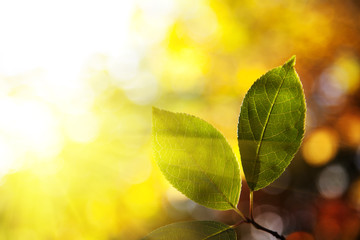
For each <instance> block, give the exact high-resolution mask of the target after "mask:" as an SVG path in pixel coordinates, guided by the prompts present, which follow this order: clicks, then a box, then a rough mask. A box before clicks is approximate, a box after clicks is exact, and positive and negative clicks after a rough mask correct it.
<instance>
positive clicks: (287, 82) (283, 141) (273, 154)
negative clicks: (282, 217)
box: [238, 56, 306, 191]
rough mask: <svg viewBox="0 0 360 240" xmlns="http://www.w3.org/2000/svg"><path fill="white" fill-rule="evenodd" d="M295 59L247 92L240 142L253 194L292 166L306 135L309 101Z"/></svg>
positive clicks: (274, 70) (239, 127)
mask: <svg viewBox="0 0 360 240" xmlns="http://www.w3.org/2000/svg"><path fill="white" fill-rule="evenodd" d="M294 65H295V56H294V57H292V58H291V59H290V60H289V61H288V62H286V63H285V64H284V65H283V66H282V67H278V68H274V69H273V70H271V71H269V72H267V73H266V74H265V75H263V76H262V77H260V78H259V79H258V80H257V81H256V82H255V83H254V84H253V85H252V87H251V88H250V90H249V91H248V92H247V94H246V96H245V98H244V100H243V104H242V107H241V112H240V117H239V124H238V143H239V149H240V155H241V162H242V165H243V169H244V173H245V177H246V181H247V183H248V185H249V187H250V189H251V190H252V191H256V190H259V189H261V188H264V187H266V186H267V185H269V184H270V183H271V182H273V181H274V180H275V179H277V178H278V177H279V176H280V175H281V173H282V172H283V171H284V170H285V168H286V167H287V166H288V165H289V164H290V162H291V160H292V159H293V157H294V155H295V153H296V152H297V150H298V149H299V147H300V144H301V142H302V139H303V136H304V125H305V112H306V106H305V98H304V92H303V88H302V85H301V82H300V80H299V77H298V75H297V73H296V72H295V69H294Z"/></svg>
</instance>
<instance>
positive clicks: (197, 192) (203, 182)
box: [152, 108, 241, 210]
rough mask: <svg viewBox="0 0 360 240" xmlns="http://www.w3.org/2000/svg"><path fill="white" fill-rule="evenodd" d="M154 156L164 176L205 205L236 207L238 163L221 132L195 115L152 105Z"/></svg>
mask: <svg viewBox="0 0 360 240" xmlns="http://www.w3.org/2000/svg"><path fill="white" fill-rule="evenodd" d="M152 130H153V149H154V157H155V160H156V162H157V163H158V165H159V167H160V169H161V171H162V173H163V174H164V175H165V177H166V178H167V180H168V181H169V182H170V183H171V184H172V185H173V186H174V187H175V188H177V189H178V190H179V191H180V192H182V193H183V194H185V195H186V196H187V197H189V198H190V199H192V200H193V201H195V202H197V203H199V204H202V205H204V206H206V207H209V208H214V209H218V210H227V209H232V208H236V206H237V203H238V201H239V195H240V187H241V182H240V170H239V163H238V161H237V160H236V157H235V155H234V153H233V151H232V149H231V147H230V146H229V144H228V142H227V141H226V140H225V138H224V136H223V135H222V134H221V133H220V132H219V131H218V130H216V129H215V128H214V127H213V126H212V125H210V124H209V123H207V122H205V121H204V120H201V119H199V118H197V117H194V116H191V115H188V114H184V113H172V112H168V111H164V110H160V109H157V108H153V128H152Z"/></svg>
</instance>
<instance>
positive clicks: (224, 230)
mask: <svg viewBox="0 0 360 240" xmlns="http://www.w3.org/2000/svg"><path fill="white" fill-rule="evenodd" d="M229 229H231V226H228V227H227V228H224V229H221V230H220V231H218V232H216V233H213V234H211V235H209V236H206V237H205V238H203V239H201V240H206V239H209V238H211V237H214V236H216V235H219V234H221V233H223V232H226V231H227V230H229Z"/></svg>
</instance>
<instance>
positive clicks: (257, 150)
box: [252, 70, 290, 176]
mask: <svg viewBox="0 0 360 240" xmlns="http://www.w3.org/2000/svg"><path fill="white" fill-rule="evenodd" d="M289 71H290V70H288V71H287V72H286V74H285V76H284V77H283V79H282V80H281V84H280V86H279V88H278V90H277V91H276V94H275V97H274V100H273V101H272V103H271V107H270V111H269V112H268V114H267V116H266V120H265V124H264V127H263V129H262V132H261V135H260V141H259V143H258V145H257V148H256V155H255V164H254V167H253V171H252V176H254V174H255V170H256V166H257V164H258V159H259V152H260V149H261V146H262V143H263V139H264V133H265V129H266V128H267V125H268V123H269V119H270V115H271V112H272V110H273V108H274V105H275V102H276V99H277V97H278V96H279V92H280V90H281V88H282V85H283V84H284V81H285V79H286V77H287V76H288V74H289Z"/></svg>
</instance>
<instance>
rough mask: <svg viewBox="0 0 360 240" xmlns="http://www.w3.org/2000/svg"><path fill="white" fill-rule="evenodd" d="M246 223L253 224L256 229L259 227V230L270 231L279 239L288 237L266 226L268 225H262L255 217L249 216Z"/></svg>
mask: <svg viewBox="0 0 360 240" xmlns="http://www.w3.org/2000/svg"><path fill="white" fill-rule="evenodd" d="M246 223H250V224H252V225H253V226H254V227H255V228H256V229H259V230H261V231H264V232H267V233H270V234H271V235H273V236H274V237H276V238H277V239H281V240H286V238H285V237H284V236H283V235H280V234H279V233H277V232H275V231H272V230H270V229H268V228H266V227H263V226H261V225H260V224H258V223H257V222H255V220H254V219H250V218H247V221H246Z"/></svg>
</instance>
